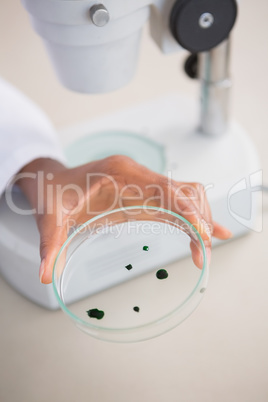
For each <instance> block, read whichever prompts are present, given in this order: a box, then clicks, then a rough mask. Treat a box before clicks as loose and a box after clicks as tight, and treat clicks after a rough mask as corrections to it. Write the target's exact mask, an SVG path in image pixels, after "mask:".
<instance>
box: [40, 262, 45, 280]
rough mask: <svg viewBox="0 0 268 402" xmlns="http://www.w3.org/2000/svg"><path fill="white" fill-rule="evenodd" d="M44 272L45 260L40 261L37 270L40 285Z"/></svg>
mask: <svg viewBox="0 0 268 402" xmlns="http://www.w3.org/2000/svg"><path fill="white" fill-rule="evenodd" d="M44 272H45V259H43V260H42V261H41V265H40V268H39V279H40V282H41V283H42V279H43V275H44Z"/></svg>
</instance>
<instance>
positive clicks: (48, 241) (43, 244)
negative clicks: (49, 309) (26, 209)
mask: <svg viewBox="0 0 268 402" xmlns="http://www.w3.org/2000/svg"><path fill="white" fill-rule="evenodd" d="M39 230H40V256H41V265H40V269H39V278H40V282H41V283H45V284H48V283H51V282H52V271H53V266H54V262H55V259H56V257H57V254H58V252H59V251H60V248H61V246H62V245H63V243H64V242H65V240H66V239H67V231H66V226H60V227H57V226H56V225H55V224H54V222H53V221H52V222H49V221H48V220H47V219H44V222H43V223H42V225H41V227H40V228H39Z"/></svg>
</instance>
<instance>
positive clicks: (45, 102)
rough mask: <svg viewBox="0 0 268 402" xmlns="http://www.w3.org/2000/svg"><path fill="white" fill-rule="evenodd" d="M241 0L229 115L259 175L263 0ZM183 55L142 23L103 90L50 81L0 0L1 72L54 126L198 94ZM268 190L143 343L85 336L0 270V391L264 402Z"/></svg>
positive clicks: (11, 396)
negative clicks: (200, 290)
mask: <svg viewBox="0 0 268 402" xmlns="http://www.w3.org/2000/svg"><path fill="white" fill-rule="evenodd" d="M241 3H242V5H241V9H240V14H239V20H238V23H237V26H236V28H235V29H234V34H233V52H232V53H233V63H232V76H233V78H234V88H233V94H232V113H233V116H235V118H236V119H237V120H238V121H239V122H240V123H241V124H242V125H243V126H244V127H245V128H246V129H247V130H248V132H249V133H250V135H251V136H252V138H253V140H254V142H255V144H256V146H257V149H258V151H259V154H260V157H261V160H262V167H263V173H264V182H266V184H267V183H268V158H267V146H268V139H267V138H268V107H267V106H268V79H267V72H268V45H267V43H268V24H267V19H268V2H267V0H256V1H252V0H243V1H242V2H241ZM184 58H185V53H184V52H182V53H180V54H177V55H171V56H165V57H164V56H162V55H161V53H160V52H159V51H158V49H157V48H156V46H155V45H154V44H153V42H152V41H151V40H150V38H149V36H148V34H147V33H146V32H145V34H144V40H143V43H142V47H141V54H140V60H139V68H138V71H137V74H136V77H135V79H134V80H133V82H132V83H131V84H129V85H128V86H127V87H126V88H124V89H122V90H120V91H117V92H115V93H113V94H109V95H102V96H86V95H78V94H74V93H71V92H69V91H67V90H65V89H64V88H62V87H61V86H60V84H59V83H58V82H57V80H56V78H55V76H54V72H53V71H52V67H51V65H50V63H49V61H48V58H47V56H46V53H45V52H44V49H43V47H42V44H41V43H40V39H39V38H38V37H37V36H36V35H35V34H34V33H33V31H32V29H31V27H30V24H29V22H28V17H27V15H26V13H25V11H24V10H23V8H22V6H21V5H20V3H19V2H18V1H15V0H1V8H0V75H1V76H2V77H4V78H6V79H7V80H9V81H11V82H12V83H13V84H15V85H16V86H17V87H18V88H20V89H21V90H22V91H24V92H25V93H26V94H27V95H28V96H30V97H31V98H32V99H33V100H35V101H36V102H37V103H38V104H39V105H40V106H41V107H42V108H43V109H44V110H45V111H46V112H47V113H48V115H49V116H50V117H51V119H52V121H53V122H54V124H55V125H56V127H57V128H59V129H60V128H63V127H66V126H68V125H72V124H75V123H79V122H81V121H83V120H88V119H90V118H93V117H96V116H101V115H102V114H105V113H107V112H111V111H113V110H118V109H120V108H121V107H123V106H127V105H132V104H136V103H137V102H139V101H141V100H146V99H151V98H153V97H155V96H159V95H162V94H166V93H169V92H173V91H181V92H186V93H188V94H192V95H194V96H195V95H196V94H197V91H198V88H197V86H196V83H195V82H192V81H191V80H189V79H187V78H186V77H185V76H184V74H183V72H182V69H181V65H182V61H183V60H184ZM156 66H157V68H156ZM0 113H1V110H0ZM63 142H64V139H63ZM265 197H266V198H264V211H263V231H262V233H253V232H252V233H251V234H250V235H248V236H246V237H244V238H242V239H239V240H235V241H234V242H232V243H230V244H228V245H226V246H223V247H219V248H217V249H215V250H214V252H213V261H212V266H211V276H210V283H209V289H208V291H207V294H206V297H205V299H204V301H203V302H202V303H201V305H200V306H199V308H198V310H197V311H196V312H195V313H194V314H193V315H192V316H191V317H190V318H189V319H188V320H187V321H185V322H184V323H183V324H182V325H181V326H180V327H178V328H176V329H175V330H173V331H171V332H170V333H168V334H166V335H164V336H162V337H160V338H157V339H154V340H151V341H147V342H142V343H139V344H130V345H128V344H124V345H117V344H109V343H105V342H100V341H97V340H94V339H91V338H90V337H88V336H86V335H84V334H83V333H80V331H78V330H76V329H75V328H74V327H73V326H72V324H71V323H70V322H69V321H68V320H67V319H66V317H65V316H64V315H63V314H62V313H61V312H60V311H58V312H49V311H46V310H44V309H42V308H40V307H38V306H36V305H34V304H32V303H30V302H29V301H27V300H26V299H24V298H23V297H22V296H20V295H19V294H17V293H16V292H15V291H14V290H13V289H11V288H10V287H9V286H8V285H7V284H6V283H5V282H4V281H3V279H2V278H0V312H1V315H0V325H1V331H0V400H1V401H3V402H15V401H20V402H21V401H23V402H24V401H27V402H36V401H38V402H43V401H53V402H54V401H60V402H61V401H64V402H73V401H81V402H82V401H91V402H136V401H141V402H147V401H153V402H178V401H180V402H196V401H200V402H212V401H213V402H215V401H216V402H225V401H228V402H240V401H241V402H252V401H254V402H266V401H267V400H268V346H267V339H268V311H267V310H268V291H267V290H268V255H267V244H268V243H267V239H268V237H267V235H268V214H267V210H268V207H267V196H265Z"/></svg>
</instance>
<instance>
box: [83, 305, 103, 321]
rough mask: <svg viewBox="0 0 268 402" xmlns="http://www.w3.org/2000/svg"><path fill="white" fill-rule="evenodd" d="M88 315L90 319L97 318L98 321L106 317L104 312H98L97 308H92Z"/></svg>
mask: <svg viewBox="0 0 268 402" xmlns="http://www.w3.org/2000/svg"><path fill="white" fill-rule="evenodd" d="M87 315H88V316H89V317H90V318H97V320H101V319H102V318H103V317H104V311H102V310H98V309H97V308H92V309H91V310H88V311H87Z"/></svg>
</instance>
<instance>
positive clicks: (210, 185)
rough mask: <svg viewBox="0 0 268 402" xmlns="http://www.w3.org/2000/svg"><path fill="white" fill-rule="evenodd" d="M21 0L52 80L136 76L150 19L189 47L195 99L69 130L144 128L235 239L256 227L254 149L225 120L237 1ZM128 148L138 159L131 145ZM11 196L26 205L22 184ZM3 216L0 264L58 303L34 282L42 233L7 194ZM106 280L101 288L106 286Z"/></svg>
mask: <svg viewBox="0 0 268 402" xmlns="http://www.w3.org/2000/svg"><path fill="white" fill-rule="evenodd" d="M22 3H23V4H24V6H25V8H26V9H27V11H28V12H29V14H30V18H31V22H32V24H33V27H34V29H35V30H36V32H37V33H38V34H39V35H40V36H41V37H42V39H43V41H44V43H45V45H46V48H47V50H48V52H49V55H50V57H51V60H52V62H53V65H54V67H55V70H56V72H57V75H58V77H59V80H60V81H61V82H62V83H63V85H64V86H66V87H67V88H69V89H71V90H74V91H79V92H85V93H100V92H103V93H104V92H108V91H112V90H115V89H117V88H119V87H122V86H124V85H125V84H126V83H127V82H128V81H129V80H130V79H131V78H132V77H133V75H134V72H135V67H136V61H137V59H138V50H139V42H140V37H141V31H142V27H143V26H144V24H145V23H146V21H147V20H148V19H149V21H150V29H151V35H152V37H153V39H154V40H155V42H156V43H157V44H158V46H159V47H160V48H161V50H162V51H163V53H168V52H176V51H179V50H181V49H182V46H183V47H184V48H186V49H188V50H189V51H190V52H191V53H192V54H193V56H191V57H192V60H194V62H193V63H192V65H191V66H190V68H191V69H192V70H191V71H192V73H193V75H195V68H196V69H197V74H196V75H197V76H198V78H199V79H200V83H201V103H200V105H199V103H198V102H195V101H193V100H189V99H187V98H184V97H182V96H180V95H170V96H166V97H163V98H161V99H156V100H153V101H152V102H148V103H146V104H143V105H138V106H137V107H133V108H131V109H128V110H123V111H119V112H117V113H114V114H112V115H109V116H106V117H103V118H101V119H98V120H95V121H90V122H88V123H85V124H83V125H81V126H80V127H74V128H70V129H67V130H66V131H68V132H69V133H70V131H74V132H75V134H76V136H82V135H85V134H88V135H89V137H90V134H93V133H94V134H95V133H96V132H103V131H106V132H107V131H109V130H110V131H111V132H113V131H115V130H117V131H118V130H119V131H122V132H123V131H126V132H132V133H133V132H136V133H138V134H139V135H143V136H144V137H146V138H148V139H149V140H150V141H152V142H155V144H157V146H159V147H160V149H161V155H162V157H163V160H164V161H165V163H164V166H163V169H162V171H161V173H163V174H166V175H170V176H171V177H172V179H175V180H180V181H194V182H201V183H203V184H204V185H205V186H207V196H208V199H209V201H210V205H211V208H212V213H213V217H214V219H215V220H216V221H218V222H220V223H222V224H224V225H225V226H227V227H228V228H229V229H230V230H231V231H232V232H233V235H234V236H233V238H235V237H237V236H241V235H243V234H245V233H247V232H248V231H249V230H251V229H254V228H255V229H256V217H257V210H258V206H259V199H260V197H258V196H257V193H258V191H255V192H253V191H252V190H259V189H260V188H259V186H260V185H261V184H262V183H261V179H262V178H261V174H260V166H259V160H258V156H257V153H256V151H255V148H254V145H253V144H252V142H251V141H250V139H249V138H248V136H247V135H246V133H245V132H244V130H243V129H242V128H241V127H240V126H239V125H238V124H237V123H235V122H229V121H228V105H229V101H228V99H229V98H228V97H229V90H230V86H231V81H230V77H229V42H230V40H229V33H230V31H231V29H232V27H233V25H234V22H235V19H236V13H237V5H236V1H235V0H204V1H202V2H200V1H198V0H177V1H174V0H114V1H103V4H99V3H96V1H94V0H93V1H92V0H83V1H77V0H73V1H72V0H53V1H52V0H22ZM195 54H197V55H198V56H197V57H195ZM195 63H196V64H195ZM191 71H190V73H191ZM144 128H146V130H145V131H146V132H144ZM111 135H112V134H111ZM137 141H139V138H138V137H137ZM104 148H105V144H104ZM106 151H107V152H109V149H107V150H106ZM133 152H134V151H133ZM116 153H120V152H116ZM128 154H129V153H128ZM130 156H132V157H133V158H134V159H138V155H135V152H134V154H130ZM96 157H98V154H96V155H94V158H96ZM138 161H139V162H141V163H143V161H142V160H138ZM70 163H72V161H70ZM146 163H147V161H146V160H144V164H146ZM150 167H152V168H153V166H150ZM259 193H260V191H259ZM259 196H260V194H259ZM14 197H15V198H16V202H17V203H18V204H20V205H25V206H27V202H26V200H25V199H24V198H23V197H22V195H21V194H20V193H18V194H15V195H14ZM0 215H1V218H0V253H1V264H0V272H1V273H2V275H3V276H4V277H5V278H6V279H7V281H8V282H9V283H10V284H11V285H12V286H14V287H15V288H16V289H17V290H18V291H20V292H21V293H22V294H24V295H25V296H27V297H28V298H30V299H31V300H33V301H35V302H37V303H39V304H41V305H43V306H45V307H47V308H52V309H53V308H57V301H56V299H55V297H54V294H53V290H52V287H51V286H50V285H47V286H43V285H41V284H40V283H39V279H38V266H39V263H40V258H39V235H38V231H37V228H36V225H35V221H34V218H33V216H17V215H16V214H15V213H13V212H12V211H10V209H9V208H8V206H7V204H6V202H5V199H4V197H2V200H1V202H0ZM257 229H258V228H257ZM218 243H219V241H215V243H214V244H218ZM103 280H104V287H107V286H109V283H105V278H104V279H103ZM78 293H79V291H78ZM78 298H79V294H78Z"/></svg>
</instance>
